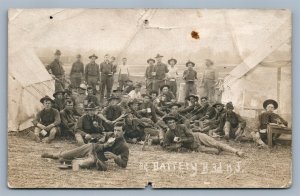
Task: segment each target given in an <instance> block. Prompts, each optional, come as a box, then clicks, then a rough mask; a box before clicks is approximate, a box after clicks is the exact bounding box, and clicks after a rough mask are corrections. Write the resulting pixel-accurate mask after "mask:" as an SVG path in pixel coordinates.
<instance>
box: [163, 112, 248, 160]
mask: <svg viewBox="0 0 300 196" xmlns="http://www.w3.org/2000/svg"><path fill="white" fill-rule="evenodd" d="M163 120H164V121H165V123H166V124H167V125H168V131H167V133H166V135H165V137H164V142H163V148H164V149H166V150H169V151H181V150H193V151H199V152H205V153H215V154H219V153H220V151H227V152H231V153H234V154H236V155H238V156H240V157H243V156H244V152H242V151H239V150H237V149H235V148H232V147H231V146H229V145H227V144H224V143H222V142H219V141H217V140H215V139H213V138H212V137H210V136H208V135H206V134H203V133H192V132H191V131H190V130H189V129H188V128H187V127H186V126H185V125H182V124H181V125H180V124H177V123H176V121H177V118H175V117H173V116H171V115H169V116H166V117H164V118H163Z"/></svg>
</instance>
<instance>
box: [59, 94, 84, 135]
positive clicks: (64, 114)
mask: <svg viewBox="0 0 300 196" xmlns="http://www.w3.org/2000/svg"><path fill="white" fill-rule="evenodd" d="M78 117H80V116H78V115H76V114H75V113H74V102H73V100H72V99H67V100H66V101H65V108H64V109H63V110H62V111H60V118H61V124H60V128H61V133H62V135H72V136H74V133H75V125H76V122H77V119H78Z"/></svg>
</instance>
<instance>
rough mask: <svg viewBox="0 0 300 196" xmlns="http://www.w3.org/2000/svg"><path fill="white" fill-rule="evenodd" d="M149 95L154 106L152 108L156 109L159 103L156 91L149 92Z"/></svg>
mask: <svg viewBox="0 0 300 196" xmlns="http://www.w3.org/2000/svg"><path fill="white" fill-rule="evenodd" d="M149 95H150V96H151V99H152V103H153V104H154V106H155V107H158V104H159V102H160V100H159V97H158V92H157V91H150V93H149Z"/></svg>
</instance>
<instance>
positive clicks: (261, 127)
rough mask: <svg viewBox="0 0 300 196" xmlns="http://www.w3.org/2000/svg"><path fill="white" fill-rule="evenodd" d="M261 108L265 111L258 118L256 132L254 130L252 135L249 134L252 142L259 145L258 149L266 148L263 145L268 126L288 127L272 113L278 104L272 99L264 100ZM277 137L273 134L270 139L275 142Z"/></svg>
mask: <svg viewBox="0 0 300 196" xmlns="http://www.w3.org/2000/svg"><path fill="white" fill-rule="evenodd" d="M263 107H264V109H265V110H266V111H265V112H263V113H262V114H260V115H259V116H258V121H257V123H258V124H257V130H255V131H254V133H251V134H252V136H253V139H254V141H255V142H256V143H257V144H258V145H259V147H267V146H266V145H265V144H266V143H267V126H268V124H270V123H275V124H278V125H279V126H282V127H286V126H288V123H287V121H286V120H284V119H283V118H282V117H281V116H279V115H278V114H276V113H274V110H276V109H277V108H278V103H277V102H276V101H275V100H273V99H268V100H265V101H264V103H263ZM279 136H280V135H279V134H273V138H272V139H273V140H274V141H276V139H277V138H278V137H279ZM262 141H263V142H262ZM275 143H276V142H275Z"/></svg>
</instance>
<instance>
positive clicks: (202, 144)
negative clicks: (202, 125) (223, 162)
mask: <svg viewBox="0 0 300 196" xmlns="http://www.w3.org/2000/svg"><path fill="white" fill-rule="evenodd" d="M193 135H194V139H195V142H196V143H197V144H198V145H199V147H198V150H199V151H201V152H212V151H213V150H217V151H225V152H231V153H236V152H237V151H238V150H237V149H235V148H233V147H231V146H229V145H227V144H224V143H222V142H219V141H217V140H215V139H214V138H212V137H210V136H208V135H206V134H204V133H193Z"/></svg>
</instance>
